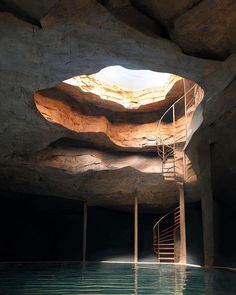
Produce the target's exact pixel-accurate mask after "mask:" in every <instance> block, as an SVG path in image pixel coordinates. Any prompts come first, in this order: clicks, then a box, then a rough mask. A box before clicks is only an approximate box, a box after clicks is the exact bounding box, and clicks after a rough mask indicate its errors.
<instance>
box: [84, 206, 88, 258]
mask: <svg viewBox="0 0 236 295" xmlns="http://www.w3.org/2000/svg"><path fill="white" fill-rule="evenodd" d="M87 220H88V206H87V203H86V202H84V221H83V263H85V262H86V250H87Z"/></svg>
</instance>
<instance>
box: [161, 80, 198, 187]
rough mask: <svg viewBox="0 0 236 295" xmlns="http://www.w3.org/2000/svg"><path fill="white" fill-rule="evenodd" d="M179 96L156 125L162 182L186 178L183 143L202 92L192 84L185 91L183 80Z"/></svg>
mask: <svg viewBox="0 0 236 295" xmlns="http://www.w3.org/2000/svg"><path fill="white" fill-rule="evenodd" d="M183 92H184V94H183V96H181V97H180V98H179V99H177V100H176V101H175V103H173V104H172V105H171V107H169V108H168V109H167V110H166V111H165V112H164V114H163V115H162V117H161V118H160V120H159V122H158V127H157V132H158V137H157V140H156V144H157V153H158V155H159V157H160V158H161V160H162V174H163V175H164V177H165V179H166V180H176V181H179V180H181V181H183V180H185V181H186V180H187V179H188V175H187V172H188V166H189V163H188V159H187V157H186V155H185V154H184V151H183V149H184V144H185V142H186V141H187V138H188V136H189V134H190V133H191V128H190V126H191V120H192V116H193V113H194V111H195V109H196V108H197V106H198V105H199V103H200V102H201V100H202V98H203V90H202V89H201V88H200V86H199V85H197V84H194V85H193V86H191V87H190V88H189V89H188V90H186V81H185V79H183Z"/></svg>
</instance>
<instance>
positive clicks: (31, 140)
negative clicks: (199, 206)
mask: <svg viewBox="0 0 236 295" xmlns="http://www.w3.org/2000/svg"><path fill="white" fill-rule="evenodd" d="M235 10H236V3H235V1H229V0H224V1H222V0H221V1H219V0H211V1H208V0H204V1H171V4H170V3H169V2H168V3H167V1H154V0H152V1H139V0H130V1H128V0H123V1H115V0H110V1H109V0H104V1H102V0H101V1H95V0H86V1H83V0H79V1H75V0H63V1H40V2H38V1H28V0H24V1H14V0H5V1H2V3H1V4H0V34H1V40H0V78H1V79H0V85H1V93H0V96H1V100H0V120H1V125H0V134H1V141H0V142H1V143H0V151H1V153H0V161H1V166H0V180H1V181H0V189H1V190H2V191H15V192H23V193H29V194H37V195H45V196H49V195H52V196H58V197H64V198H74V199H79V200H89V202H90V203H91V204H94V205H102V206H105V205H106V206H110V205H130V204H132V200H133V197H134V196H135V195H137V196H138V197H139V199H140V202H141V203H142V204H143V205H145V206H149V207H153V208H154V207H158V208H167V207H170V206H173V205H174V204H176V201H177V188H176V185H175V184H174V183H173V182H166V181H165V180H164V178H163V176H162V175H161V174H160V160H159V159H158V158H157V156H156V154H155V138H156V122H157V120H158V118H160V116H161V114H162V113H163V111H164V110H165V109H166V108H167V107H168V106H170V105H171V104H172V103H173V101H174V100H175V99H176V98H177V97H179V96H180V95H182V92H183V88H182V84H181V83H182V80H181V79H179V78H177V79H176V80H175V79H174V80H173V81H174V83H172V84H171V85H170V87H168V89H166V90H165V91H164V92H163V91H160V89H148V91H147V92H145V91H144V90H143V91H141V92H140V91H139V92H136V94H135V95H136V97H135V95H134V93H133V92H132V93H131V92H130V91H127V89H126V90H124V89H118V91H117V88H116V91H114V85H112V86H111V85H110V84H109V85H105V86H106V87H105V88H106V90H107V91H108V92H106V93H105V92H104V84H103V85H101V84H100V83H98V81H97V80H96V79H94V77H93V74H95V73H97V72H99V71H100V70H101V69H103V68H105V67H109V66H114V65H120V66H123V67H125V68H128V69H143V70H152V71H155V72H166V73H172V74H173V75H179V76H182V77H185V78H186V79H188V80H192V81H196V82H197V83H198V84H199V85H201V86H202V87H203V89H204V91H205V98H204V102H203V104H202V105H201V106H200V107H199V109H198V110H197V112H196V114H195V118H194V122H195V123H194V126H195V127H196V128H197V127H199V126H201V127H200V128H199V129H198V130H197V132H195V134H194V135H193V136H192V139H191V141H190V143H189V147H188V153H189V156H190V158H191V160H192V161H193V165H194V167H195V169H196V172H197V173H198V174H200V173H201V165H200V164H199V163H198V161H199V159H198V160H197V159H196V157H195V153H194V148H196V147H197V146H202V140H200V139H199V138H200V137H201V135H199V132H203V131H201V128H203V127H202V126H205V127H204V128H205V129H206V128H208V127H207V126H209V125H210V124H213V122H219V120H220V119H219V118H220V117H222V114H221V115H220V113H217V112H212V109H211V108H212V107H213V106H214V103H213V102H214V98H215V97H216V98H218V97H221V95H220V93H224V91H225V89H227V87H230V85H231V82H232V81H233V80H234V78H235V73H236V57H235V55H234V52H235V50H236V46H235V40H236V38H235V25H234V24H235V17H236V13H235ZM222 24H224V25H222ZM91 75H92V76H91ZM74 77H80V78H74ZM174 77H175V76H174ZM71 79H73V81H74V83H69V82H68V81H71ZM88 81H89V83H88ZM189 83H193V82H191V81H190V82H189ZM98 86H99V89H100V90H99V93H97V92H96V91H94V89H95V88H96V89H97V87H98ZM231 87H232V86H231ZM121 90H122V91H121ZM107 93H108V97H109V98H112V99H111V100H110V99H109V100H107V99H104V95H107ZM153 93H154V94H155V95H154V96H155V97H158V96H162V97H163V95H162V94H163V93H164V96H165V99H164V100H163V99H162V100H156V101H152V100H151V98H153ZM160 94H161V95H160ZM124 96H126V97H132V98H133V97H135V100H134V101H132V100H129V103H128V108H127V103H126V104H125V102H124V100H122V99H123V97H124ZM228 96H229V97H230V95H228ZM140 97H141V98H142V99H143V100H141V101H145V99H147V100H146V101H145V104H142V103H140V104H139V105H138V104H137V102H140V99H137V100H136V98H140ZM219 99H220V98H218V100H219ZM221 99H222V98H221ZM230 102H231V103H230V104H229V105H230V106H231V108H232V99H231V101H230ZM219 105H221V106H224V108H223V107H221V108H220V111H221V112H225V113H227V112H228V109H227V105H224V104H222V103H220V102H219ZM210 118H211V119H210ZM224 120H226V119H224ZM221 121H222V120H221ZM224 122H225V125H227V123H226V121H224ZM211 126H212V125H211ZM167 128H168V127H167ZM213 133H214V132H213ZM202 134H204V133H202ZM206 134H207V133H206ZM199 136H200V137H199ZM212 136H213V135H212ZM214 136H215V135H214ZM214 136H213V137H214ZM201 138H204V137H203V136H202V137H201ZM225 161H226V159H225ZM188 191H189V192H190V193H187V200H188V201H192V200H197V199H199V193H198V192H197V191H195V193H194V192H193V191H194V190H193V188H192V187H191V186H189V187H188V188H187V192H188Z"/></svg>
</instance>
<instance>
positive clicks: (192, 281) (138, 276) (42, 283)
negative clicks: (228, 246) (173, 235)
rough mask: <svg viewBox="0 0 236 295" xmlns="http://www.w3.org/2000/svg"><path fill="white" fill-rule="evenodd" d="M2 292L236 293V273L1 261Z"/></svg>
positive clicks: (4, 294)
mask: <svg viewBox="0 0 236 295" xmlns="http://www.w3.org/2000/svg"><path fill="white" fill-rule="evenodd" d="M0 294H1V295H18V294H24V295H29V294H30V295H31V294H32V295H37V294H45V295H50V294H63V295H67V294H68V295H69V294H84V295H85V294H117V295H121V294H148V295H152V294H162V295H165V294H191V295H194V294H207V295H210V294H214V295H217V294H222V295H224V294H234V295H235V294H236V273H233V272H230V271H223V270H210V269H201V268H193V267H184V266H171V265H138V266H137V267H134V265H132V264H104V263H96V264H95V263H88V264H86V266H82V265H81V264H22V265H21V264H1V265H0Z"/></svg>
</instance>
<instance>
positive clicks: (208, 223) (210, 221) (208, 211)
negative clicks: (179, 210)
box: [200, 146, 215, 266]
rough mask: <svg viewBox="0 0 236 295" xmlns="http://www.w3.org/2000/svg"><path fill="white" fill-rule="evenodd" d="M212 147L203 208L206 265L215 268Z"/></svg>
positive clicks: (207, 160) (207, 150)
mask: <svg viewBox="0 0 236 295" xmlns="http://www.w3.org/2000/svg"><path fill="white" fill-rule="evenodd" d="M211 148H212V147H211V146H207V148H205V150H204V153H205V167H204V168H205V169H204V173H202V175H201V178H200V181H201V207H202V228H203V247H204V249H203V250H204V264H205V266H213V265H214V259H215V245H214V244H215V237H214V198H213V192H212V181H211Z"/></svg>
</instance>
